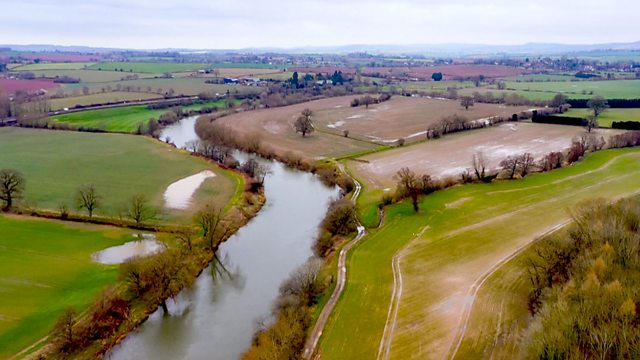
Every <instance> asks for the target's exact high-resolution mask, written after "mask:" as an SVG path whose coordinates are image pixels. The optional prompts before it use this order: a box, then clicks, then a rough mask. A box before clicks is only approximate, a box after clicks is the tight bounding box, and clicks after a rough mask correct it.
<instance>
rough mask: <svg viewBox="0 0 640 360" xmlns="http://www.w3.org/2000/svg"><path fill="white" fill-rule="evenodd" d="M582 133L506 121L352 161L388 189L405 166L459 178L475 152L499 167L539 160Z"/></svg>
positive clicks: (361, 172) (605, 132)
mask: <svg viewBox="0 0 640 360" xmlns="http://www.w3.org/2000/svg"><path fill="white" fill-rule="evenodd" d="M584 132H585V130H584V129H583V128H581V127H577V126H563V125H549V124H532V123H504V124H501V125H499V126H495V127H491V128H485V129H480V130H472V131H466V132H462V133H459V134H455V135H449V136H444V137H442V138H440V139H437V140H430V141H427V142H424V143H421V144H416V145H411V146H406V147H402V148H397V149H393V150H390V151H385V152H380V153H375V154H371V155H368V156H364V157H362V158H360V159H358V160H359V161H350V162H349V163H348V165H349V167H350V168H351V169H352V170H353V171H354V172H355V173H356V176H357V177H358V178H359V179H363V180H365V181H366V182H368V183H370V184H372V185H374V186H376V187H390V186H392V185H393V184H394V180H393V176H394V174H395V173H396V172H397V171H398V170H400V169H401V168H403V167H408V168H410V169H412V170H413V171H415V172H416V173H418V174H429V175H431V176H432V177H446V176H458V175H459V174H460V173H462V172H463V171H464V170H465V169H468V168H470V167H471V159H472V157H473V154H475V153H478V152H482V153H483V154H484V157H485V158H486V160H487V162H488V165H489V167H490V168H491V169H496V168H498V166H499V163H500V161H501V160H503V159H504V158H506V157H508V156H509V155H519V154H523V153H527V152H528V153H531V154H532V155H533V156H534V157H535V158H536V159H538V158H540V157H542V156H544V155H545V154H547V153H549V152H552V151H561V150H564V149H567V148H568V147H569V146H570V145H571V140H572V139H573V138H575V137H577V136H579V135H581V134H583V133H584ZM596 133H597V134H601V135H603V136H605V138H606V137H607V136H609V135H610V134H612V133H613V132H612V131H611V130H605V129H598V130H596Z"/></svg>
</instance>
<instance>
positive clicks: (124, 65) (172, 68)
mask: <svg viewBox="0 0 640 360" xmlns="http://www.w3.org/2000/svg"><path fill="white" fill-rule="evenodd" d="M207 67H208V65H207V64H202V63H171V62H101V63H97V64H93V65H91V66H90V67H89V69H91V70H111V71H115V70H118V71H120V70H121V69H122V72H133V73H152V74H163V73H166V72H180V71H190V70H199V69H204V68H207Z"/></svg>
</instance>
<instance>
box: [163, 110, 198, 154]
mask: <svg viewBox="0 0 640 360" xmlns="http://www.w3.org/2000/svg"><path fill="white" fill-rule="evenodd" d="M198 116H200V115H195V116H189V117H187V118H184V119H182V120H180V121H178V122H176V123H174V124H171V125H169V126H166V127H165V128H163V129H162V131H161V132H160V140H162V141H165V142H166V141H170V142H172V143H173V144H175V146H176V147H178V148H180V149H182V148H184V147H185V146H186V144H187V142H189V141H190V140H197V139H198V135H196V130H195V125H196V119H197V118H198Z"/></svg>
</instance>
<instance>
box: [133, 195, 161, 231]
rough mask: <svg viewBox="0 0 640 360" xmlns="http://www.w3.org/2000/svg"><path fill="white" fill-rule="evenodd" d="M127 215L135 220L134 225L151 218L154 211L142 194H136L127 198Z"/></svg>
mask: <svg viewBox="0 0 640 360" xmlns="http://www.w3.org/2000/svg"><path fill="white" fill-rule="evenodd" d="M127 215H128V216H129V218H131V219H132V220H133V221H135V222H136V225H140V224H141V223H142V222H144V221H146V220H149V219H153V217H154V216H155V211H154V209H152V208H151V207H149V201H148V200H147V197H146V196H145V195H144V194H136V195H134V196H133V197H131V199H130V200H129V209H128V210H127Z"/></svg>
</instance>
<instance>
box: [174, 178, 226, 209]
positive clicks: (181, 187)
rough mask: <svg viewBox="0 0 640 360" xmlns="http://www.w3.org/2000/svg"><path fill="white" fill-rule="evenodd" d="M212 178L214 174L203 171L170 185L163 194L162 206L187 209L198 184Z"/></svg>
mask: <svg viewBox="0 0 640 360" xmlns="http://www.w3.org/2000/svg"><path fill="white" fill-rule="evenodd" d="M214 176H216V174H215V173H214V172H213V171H211V170H203V171H201V172H199V173H197V174H193V175H191V176H187V177H186V178H183V179H180V180H178V181H176V182H174V183H172V184H170V185H169V186H167V189H166V190H165V192H164V206H165V207H167V208H169V209H186V208H188V207H189V205H191V198H192V197H193V194H194V193H195V192H196V190H198V187H200V184H202V182H203V181H205V180H206V179H208V178H210V177H214Z"/></svg>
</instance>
